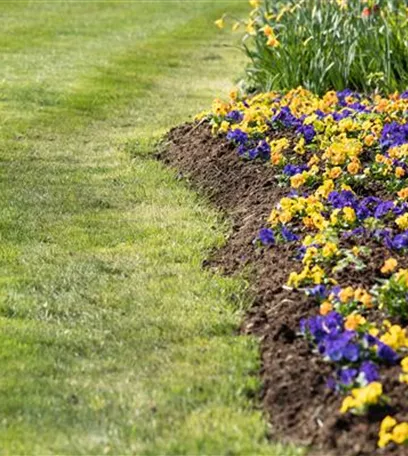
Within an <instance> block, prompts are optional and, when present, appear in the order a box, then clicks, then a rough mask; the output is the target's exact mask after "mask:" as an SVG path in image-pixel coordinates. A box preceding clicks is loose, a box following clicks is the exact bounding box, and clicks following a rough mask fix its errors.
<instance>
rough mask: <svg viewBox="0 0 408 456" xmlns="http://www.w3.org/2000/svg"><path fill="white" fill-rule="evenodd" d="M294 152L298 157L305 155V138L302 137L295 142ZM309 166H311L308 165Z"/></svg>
mask: <svg viewBox="0 0 408 456" xmlns="http://www.w3.org/2000/svg"><path fill="white" fill-rule="evenodd" d="M294 151H295V152H296V153H297V154H299V155H303V154H304V153H305V138H304V137H303V136H302V137H301V138H300V139H299V141H298V142H297V144H296V146H295V147H294ZM309 162H310V161H309ZM309 166H311V164H309Z"/></svg>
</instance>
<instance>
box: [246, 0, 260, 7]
mask: <svg viewBox="0 0 408 456" xmlns="http://www.w3.org/2000/svg"><path fill="white" fill-rule="evenodd" d="M249 4H250V5H251V6H252V8H258V7H259V5H260V4H261V0H249Z"/></svg>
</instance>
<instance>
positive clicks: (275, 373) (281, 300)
mask: <svg viewBox="0 0 408 456" xmlns="http://www.w3.org/2000/svg"><path fill="white" fill-rule="evenodd" d="M159 158H160V159H161V160H163V161H164V162H165V163H167V164H169V165H171V166H172V167H175V168H176V169H177V170H178V171H179V173H180V175H181V176H185V177H188V179H189V180H190V181H191V182H192V184H193V185H194V186H195V187H196V188H198V189H200V190H201V191H203V192H205V194H206V195H208V196H209V198H210V199H211V201H212V202H213V203H214V204H215V205H216V206H217V207H218V208H220V209H221V210H223V211H224V212H226V214H227V215H228V216H229V217H231V219H232V221H233V231H232V233H231V235H230V237H229V239H228V242H227V244H226V245H225V246H224V247H223V248H222V249H220V250H219V251H217V252H215V253H214V255H213V256H212V258H211V259H210V260H209V264H210V265H213V266H217V267H219V268H220V269H221V270H222V271H223V272H224V273H226V274H233V273H236V272H238V271H240V270H242V268H243V267H245V266H249V270H250V271H251V283H252V292H253V294H254V296H255V302H254V305H253V307H252V309H251V310H250V311H249V312H248V314H247V316H246V319H245V321H244V322H243V324H242V331H243V332H244V333H251V334H255V335H256V336H258V337H259V338H260V341H261V354H262V364H263V367H262V372H261V375H262V379H263V385H264V388H263V393H262V394H263V398H262V399H263V403H264V406H265V410H266V412H267V414H268V417H269V420H270V422H271V424H272V435H271V436H270V437H271V439H274V440H280V441H290V442H293V443H299V444H303V445H311V446H312V448H313V449H314V450H315V451H317V452H319V454H324V455H330V454H333V455H342V456H344V455H381V454H382V455H384V454H393V455H407V454H408V451H407V448H403V447H396V446H395V447H394V448H392V447H387V449H386V450H382V451H381V450H379V449H378V448H377V440H378V429H379V424H380V422H381V420H382V419H383V418H384V416H386V414H387V410H384V409H383V410H379V412H378V413H371V414H370V415H369V416H353V417H351V418H350V416H349V415H348V416H347V417H344V416H342V415H340V413H339V408H340V405H341V401H342V397H341V396H338V395H337V394H336V393H334V392H333V391H331V390H329V389H328V388H327V386H326V381H327V378H328V376H329V375H330V373H331V370H332V367H331V366H330V365H329V364H328V363H326V362H324V361H323V360H321V359H320V358H318V357H316V356H315V355H313V353H312V352H311V350H310V347H309V346H308V343H307V341H306V340H305V339H304V338H303V337H300V336H299V335H298V331H299V321H300V319H301V318H304V317H307V316H311V315H316V313H317V312H318V311H317V308H316V303H314V302H313V301H312V300H310V299H308V298H307V297H305V295H304V294H303V293H299V292H296V291H291V290H288V289H286V288H285V287H284V286H282V284H284V283H286V280H287V276H288V271H291V270H294V269H296V268H297V266H300V264H299V265H297V264H296V261H295V260H292V259H291V258H293V252H292V251H291V248H292V247H291V246H290V245H283V246H279V248H266V249H260V248H259V247H255V246H254V243H253V240H254V238H255V237H256V236H257V233H258V232H259V230H260V229H261V228H262V227H264V226H265V221H266V220H267V218H268V216H269V214H270V211H271V209H272V207H273V206H274V204H276V203H277V202H278V201H279V200H280V199H281V198H282V196H283V195H284V192H285V189H283V188H280V187H279V186H278V185H277V182H276V180H275V176H274V172H273V170H272V169H271V168H270V167H268V166H265V164H264V163H261V162H257V161H246V160H243V159H242V158H239V157H238V156H237V153H236V150H235V148H234V146H233V145H231V144H230V143H229V142H228V141H227V140H226V139H224V138H219V137H213V136H212V134H211V130H210V127H209V126H208V124H205V123H201V124H188V125H183V126H181V127H178V128H175V129H173V130H172V131H170V132H169V134H168V136H167V142H166V145H165V147H164V148H163V150H162V151H161V152H160V154H159ZM372 261H373V267H378V265H376V264H375V263H376V258H373V260H372ZM397 377H398V375H392V376H391V377H390V378H391V379H395V378H397ZM389 381H391V380H389ZM392 381H394V380H392ZM386 382H387V379H384V383H386ZM392 390H393V395H392V396H393V398H394V397H395V398H396V399H395V400H392V401H391V403H390V407H391V406H392V407H393V412H394V414H395V413H397V414H398V412H400V413H402V412H403V411H400V410H398V407H399V406H398V402H399V401H398V398H400V399H401V398H402V397H403V396H404V394H405V387H404V385H402V384H401V383H399V382H398V381H395V384H394V385H392ZM384 451H385V452H384Z"/></svg>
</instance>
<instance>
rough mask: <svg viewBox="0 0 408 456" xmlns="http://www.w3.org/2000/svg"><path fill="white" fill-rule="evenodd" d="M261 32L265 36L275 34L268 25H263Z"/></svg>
mask: <svg viewBox="0 0 408 456" xmlns="http://www.w3.org/2000/svg"><path fill="white" fill-rule="evenodd" d="M262 31H263V32H264V34H265V35H266V36H274V35H275V33H274V31H273V28H272V27H271V26H270V25H265V27H263V28H262Z"/></svg>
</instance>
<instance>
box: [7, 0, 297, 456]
mask: <svg viewBox="0 0 408 456" xmlns="http://www.w3.org/2000/svg"><path fill="white" fill-rule="evenodd" d="M225 9H228V10H229V11H232V12H235V13H236V14H239V13H242V12H245V11H247V5H246V2H243V1H237V2H235V3H234V2H230V3H222V2H219V1H216V0H215V1H208V2H200V1H197V2H188V1H173V2H171V3H170V2H160V1H159V0H156V1H151V2H137V1H136V2H133V3H130V2H122V3H120V2H116V3H115V2H96V1H95V2H75V1H72V2H69V1H67V2H57V1H55V2H51V1H49V2H25V1H24V2H21V1H19V2H17V1H15V2H3V1H0V18H1V21H2V27H1V30H0V52H1V61H2V64H1V78H0V240H1V242H0V266H1V275H0V284H1V285H0V327H1V329H0V359H1V364H0V368H1V377H0V454H13V455H14V454H41V455H42V454H56V453H58V454H136V453H137V454H198V453H199V454H271V455H292V454H298V452H299V451H300V450H297V449H295V448H291V447H283V446H280V445H271V444H269V443H268V442H267V440H266V423H265V420H264V418H263V416H262V413H261V411H260V410H257V408H256V406H257V401H256V399H254V396H256V392H257V390H258V388H259V380H258V376H257V371H258V368H259V355H258V346H257V344H256V342H255V341H254V340H252V339H250V338H247V337H241V336H238V335H237V328H238V325H239V322H240V319H241V317H242V312H243V310H244V309H245V307H246V306H247V305H248V302H247V301H246V298H245V293H244V291H245V283H244V282H243V281H242V280H240V279H231V278H224V277H221V276H216V275H213V274H211V273H210V272H208V271H204V270H203V269H202V267H201V264H202V261H203V260H204V259H205V257H206V254H207V252H208V251H209V249H211V248H214V247H216V246H217V245H221V244H222V242H224V239H225V233H226V230H227V227H226V226H225V225H224V224H222V223H221V222H220V218H219V215H218V214H217V213H216V212H215V211H214V210H212V209H210V208H209V207H208V206H207V205H206V204H205V202H203V200H201V199H200V198H199V197H198V196H197V195H195V194H194V193H193V192H191V191H190V190H188V189H187V188H186V186H185V185H184V184H182V183H180V182H179V181H177V179H176V176H175V172H173V171H171V170H168V169H165V168H164V167H163V166H162V165H161V164H159V163H158V162H156V161H154V160H152V159H151V158H150V157H149V154H150V152H151V151H152V144H153V142H154V141H155V140H156V139H157V138H159V137H160V135H162V134H163V133H164V132H165V131H166V129H168V128H169V127H170V126H173V125H176V124H177V123H179V122H181V121H183V120H187V119H188V118H189V116H190V115H191V114H193V113H195V112H197V111H199V110H201V109H203V108H206V107H207V106H208V105H209V103H210V102H211V99H212V98H213V97H214V96H216V95H220V94H223V93H226V92H227V90H228V88H229V86H230V85H231V84H232V77H233V75H237V74H239V71H240V68H241V65H242V58H241V56H240V54H239V53H238V51H236V50H235V49H234V48H232V46H231V45H232V44H233V41H232V39H231V38H230V37H229V35H223V34H219V33H218V32H217V31H216V30H215V29H214V28H213V25H212V24H213V21H214V20H215V19H216V18H218V17H219V16H220V15H221V13H222V12H223V11H224V10H225Z"/></svg>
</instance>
